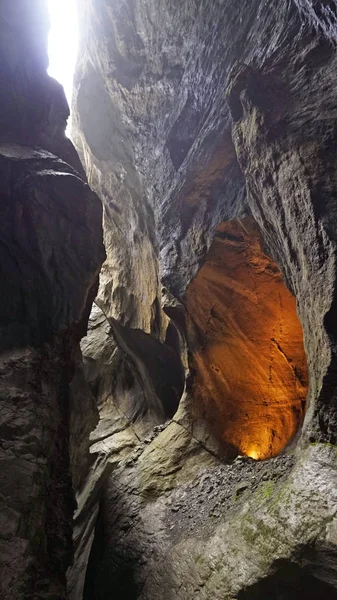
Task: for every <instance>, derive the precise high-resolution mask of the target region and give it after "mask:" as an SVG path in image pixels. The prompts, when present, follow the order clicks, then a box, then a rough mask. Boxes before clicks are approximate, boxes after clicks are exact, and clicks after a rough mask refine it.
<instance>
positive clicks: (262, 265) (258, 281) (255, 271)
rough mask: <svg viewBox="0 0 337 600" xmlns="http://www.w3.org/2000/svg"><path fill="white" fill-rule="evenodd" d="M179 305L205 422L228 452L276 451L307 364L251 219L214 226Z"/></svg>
mask: <svg viewBox="0 0 337 600" xmlns="http://www.w3.org/2000/svg"><path fill="white" fill-rule="evenodd" d="M186 307H187V312H188V315H189V322H188V334H187V340H188V346H189V348H190V351H191V354H193V359H192V358H191V360H190V362H191V366H192V368H193V369H194V371H195V378H194V383H193V388H192V391H191V393H192V396H193V398H194V399H195V404H196V405H197V406H200V408H201V412H202V414H203V417H204V419H205V420H207V421H208V422H209V424H210V426H211V428H212V431H213V432H214V433H215V434H216V436H217V437H218V438H219V439H221V440H222V441H223V442H224V446H225V447H227V448H228V451H229V453H230V452H232V453H234V456H236V455H237V454H238V453H239V454H244V455H248V456H251V457H253V458H258V459H266V458H270V457H271V456H275V455H277V454H278V453H279V452H280V451H281V450H283V448H284V447H285V446H286V445H287V444H288V443H289V442H290V441H291V440H292V438H293V436H294V435H295V434H296V432H297V431H298V429H299V427H300V425H301V423H302V420H303V416H304V409H305V401H306V396H307V391H308V377H307V367H306V359H305V352H304V347H303V333H302V328H301V325H300V322H299V320H298V317H297V314H296V304H295V298H294V297H293V296H292V295H291V293H290V292H289V291H288V290H287V288H286V287H285V285H284V283H283V281H282V276H281V274H280V271H279V269H278V268H277V266H276V265H275V263H274V262H273V261H272V260H271V259H270V258H269V257H267V256H266V255H265V254H264V252H263V250H262V248H261V239H260V233H259V230H258V228H257V227H256V224H255V223H254V221H253V219H252V218H246V219H243V220H237V221H233V222H226V223H221V224H220V225H219V226H218V227H217V230H216V232H215V237H214V241H213V243H212V246H211V248H210V250H209V252H208V254H207V256H206V257H205V259H204V262H203V265H202V267H201V269H200V271H199V272H198V274H197V276H196V277H195V279H194V280H193V281H192V282H191V284H190V285H189V286H188V289H187V293H186Z"/></svg>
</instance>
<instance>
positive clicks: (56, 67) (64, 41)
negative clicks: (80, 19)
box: [48, 0, 78, 106]
mask: <svg viewBox="0 0 337 600" xmlns="http://www.w3.org/2000/svg"><path fill="white" fill-rule="evenodd" d="M76 3H77V0H48V7H49V13H50V20H51V29H50V33H49V43H48V52H49V68H48V73H49V75H51V77H54V78H55V79H57V81H59V82H60V83H61V84H62V85H63V87H64V91H65V94H66V96H67V100H68V103H69V106H71V96H72V88H73V77H74V71H75V63H76V57H77V47H78V26H77V9H76Z"/></svg>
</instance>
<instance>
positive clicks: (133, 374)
mask: <svg viewBox="0 0 337 600" xmlns="http://www.w3.org/2000/svg"><path fill="white" fill-rule="evenodd" d="M336 15H337V5H336V2H335V1H334V0H329V2H307V1H306V0H279V2H277V3H271V2H265V1H263V0H254V1H251V2H249V3H248V2H241V3H238V2H236V1H235V0H227V1H226V2H220V1H215V2H211V3H210V2H207V1H206V0H201V1H198V2H196V1H195V0H184V1H183V2H180V3H177V2H172V1H171V0H160V1H159V2H158V1H157V0H156V1H154V0H153V1H149V2H146V3H144V2H142V1H141V0H127V1H124V0H123V1H122V0H114V1H112V0H111V1H110V0H100V1H98V0H96V2H89V1H88V2H87V1H85V2H83V3H81V13H80V28H81V50H80V59H79V62H78V66H77V74H76V78H75V95H74V98H75V100H74V136H75V140H76V146H77V149H78V151H79V153H80V155H81V158H82V161H83V164H84V165H85V168H86V172H87V174H88V177H89V181H90V183H91V184H92V186H93V188H94V189H95V191H96V192H97V193H98V195H99V196H100V197H101V198H102V200H103V206H104V237H105V243H106V248H107V260H106V262H105V264H104V266H103V270H102V277H101V283H100V289H99V293H98V297H97V300H96V302H97V308H96V309H95V312H94V313H93V315H92V318H91V329H90V331H89V335H88V337H87V338H86V339H85V341H84V345H83V349H84V353H85V365H86V377H87V379H88V381H89V382H90V385H91V389H92V391H93V394H94V395H95V397H96V402H97V404H98V406H99V410H100V423H99V425H98V428H97V429H96V430H95V432H94V433H93V434H92V436H91V439H92V447H91V451H92V452H98V453H99V456H100V462H99V465H97V464H95V465H93V468H92V469H91V471H90V473H88V482H92V484H91V487H90V485H89V487H88V489H87V494H86V496H85V498H86V502H85V503H84V504H83V508H82V511H79V517H78V518H79V519H80V520H81V519H82V528H83V527H84V526H83V523H86V524H87V525H86V532H87V533H86V534H85V535H84V536H83V535H82V534H81V528H80V527H79V528H77V530H76V531H77V536H78V540H82V545H83V547H84V546H85V547H86V553H87V554H88V547H89V546H90V544H91V541H92V540H94V542H93V546H92V550H91V553H90V559H89V563H88V569H87V573H86V576H84V567H83V562H82V563H81V564H82V567H81V572H80V573H79V569H78V568H77V565H76V562H75V566H74V570H73V571H72V582H73V583H72V585H73V588H72V589H73V590H74V591H73V594H72V595H71V597H72V598H80V597H81V594H82V590H83V589H84V598H86V599H88V600H89V598H90V599H92V598H98V599H101V598H106V597H107V596H108V595H109V594H112V593H114V594H115V595H116V597H120V598H124V597H128V598H135V599H136V598H137V599H144V600H145V598H147V599H148V600H150V599H151V600H154V599H156V598H165V599H167V600H171V599H173V598H181V599H182V600H187V599H190V598H193V599H198V600H201V599H205V600H206V599H209V598H226V599H227V598H228V599H232V598H233V599H234V598H240V599H242V598H244V599H250V598H252V599H253V598H255V597H259V598H269V597H270V590H271V589H273V593H274V592H275V594H276V597H277V598H280V599H281V598H282V599H283V598H288V597H289V598H295V597H298V595H299V594H301V593H302V594H305V595H306V596H307V597H309V598H310V597H313V594H316V596H317V595H318V594H322V595H325V596H326V597H328V598H330V597H331V598H334V597H336V594H337V579H336V567H335V556H336V546H335V544H336V521H335V509H334V508H333V506H334V503H335V500H336V448H335V445H334V444H336V437H335V436H336V404H335V391H334V390H335V387H336V375H335V373H336V369H335V345H336V343H335V331H336V327H335V316H334V315H335V314H336V309H335V289H336V270H335V256H336V254H335V253H336V245H335V224H334V220H335V219H334V215H335V208H334V204H335V200H334V198H335V195H336V181H335V173H336V168H335V152H334V147H335V132H336V122H337V121H336V111H335V106H334V87H335V79H336V49H335V43H336V39H335V37H336V36H335V26H336V18H337V17H336ZM247 217H248V219H252V218H253V219H254V220H255V221H256V223H257V226H258V227H259V230H260V232H261V236H262V238H261V244H262V246H259V250H258V252H259V253H260V254H259V257H260V262H261V260H262V259H261V256H263V257H264V258H263V261H265V262H264V264H265V265H266V264H267V265H269V268H270V269H271V272H272V273H273V274H274V276H275V277H276V280H277V281H278V285H279V286H280V289H282V294H281V295H279V294H278V292H277V291H276V290H275V294H276V296H278V298H277V299H275V298H276V296H275V298H274V297H273V295H271V296H270V297H269V296H268V294H267V293H266V294H264V292H263V291H262V288H261V297H259V300H258V305H259V304H260V306H259V308H260V315H261V321H260V323H261V324H260V325H259V328H258V331H256V338H257V341H256V344H255V351H256V362H254V367H251V372H252V375H251V377H250V371H249V368H248V369H247V362H246V361H245V360H243V359H242V358H240V356H239V355H238V352H239V350H240V349H241V350H242V349H243V348H245V349H246V350H244V351H243V350H242V351H243V354H244V356H245V359H246V358H247V356H248V355H249V353H248V351H247V348H248V347H251V349H252V352H251V353H250V355H249V356H250V358H251V357H252V355H254V344H253V337H254V336H253V335H252V333H251V330H252V329H254V319H256V314H255V313H254V310H255V308H254V302H253V301H251V302H249V297H250V298H251V299H252V292H251V287H250V286H249V285H248V284H247V281H245V279H244V277H243V283H242V281H241V280H240V285H241V286H242V288H243V291H244V294H245V296H246V298H248V300H247V303H246V304H243V303H242V305H240V302H241V300H240V301H239V300H238V297H239V296H240V295H238V294H236V295H235V294H233V293H232V292H231V290H233V285H234V283H235V284H236V291H237V288H238V281H237V279H236V277H237V274H238V273H239V272H240V268H238V270H237V274H236V275H234V276H233V271H235V269H234V266H233V265H234V264H241V263H240V259H241V260H243V264H244V263H245V262H247V260H248V262H250V264H251V261H252V260H253V259H252V257H250V258H249V259H247V258H246V259H245V256H246V255H245V254H244V252H246V253H247V244H246V245H244V247H242V245H241V246H240V244H238V246H237V247H236V248H237V253H236V258H235V260H234V258H233V257H230V255H229V253H228V247H225V248H223V251H220V246H219V232H220V233H222V234H224V235H225V234H228V232H229V233H231V234H233V231H232V230H231V227H233V225H231V224H230V223H229V221H231V222H234V223H242V224H243V225H245V223H246V222H247V221H246V219H247ZM233 220H236V221H233ZM250 222H251V221H250ZM220 224H221V225H220ZM254 227H255V226H254ZM217 228H218V229H217ZM234 233H235V232H234ZM248 233H249V232H247V231H246V233H245V232H243V236H244V239H245V240H246V242H247V239H246V238H245V236H246V234H248ZM234 237H235V236H234ZM213 240H214V241H213ZM212 241H213V244H212ZM232 241H233V239H232ZM234 245H235V244H234ZM248 247H251V246H249V244H248ZM216 248H217V249H218V250H219V251H218V250H215V249H216ZM249 252H250V251H249V250H248V253H249ZM240 254H241V256H240ZM235 261H237V262H235ZM253 263H254V268H255V269H258V268H259V261H257V262H256V256H255V262H254V260H253ZM220 264H221V265H223V274H222V277H218V278H214V277H213V275H214V272H216V273H217V274H218V272H219V265H220ZM271 265H273V266H271ZM252 268H253V267H252ZM207 269H208V270H207ZM278 269H279V270H280V271H278ZM205 273H206V276H205V275H204V274H205ZM276 273H277V275H276ZM212 274H213V275H212ZM229 274H231V277H229ZM211 275H212V276H211ZM203 277H204V280H203ZM282 278H283V281H282ZM215 279H217V281H216V282H215ZM201 280H203V281H204V283H203V286H201V287H202V290H201V287H200V281H201ZM229 280H230V283H229ZM233 282H234V283H233ZM274 283H275V280H274ZM284 283H285V285H286V286H287V288H288V290H287V289H286V288H285V287H284ZM273 285H274V284H273ZM273 285H272V283H271V281H270V282H269V283H268V284H266V290H267V289H269V288H270V289H274V288H273ZM226 290H227V291H226ZM228 290H230V291H229V292H228ZM249 294H250V296H249ZM254 294H255V296H254V297H255V298H256V297H257V289H256V287H255V288H254ZM198 295H199V298H201V300H200V301H199V300H198ZM219 298H221V309H220V310H219V306H217V305H218V304H219ZM280 298H282V299H283V300H282V301H281V304H282V306H283V308H282V310H281V311H280V313H279V314H277V313H278V307H279V306H280ZM283 301H284V305H283ZM295 302H296V307H297V312H298V316H299V319H300V323H301V325H302V329H303V334H304V348H305V354H306V360H305V359H304V354H303V346H302V331H301V328H300V325H299V321H298V320H297V317H296V315H295V314H294V305H295ZM240 306H242V308H241V310H240ZM219 312H221V319H219ZM253 315H255V316H253ZM280 315H281V316H280ZM220 321H221V323H220ZM268 322H269V323H270V328H271V329H272V330H273V331H276V329H277V331H278V334H280V339H278V336H277V335H274V334H269V333H268V336H266V337H264V334H263V332H264V331H265V329H266V327H267V326H268ZM219 323H220V324H219ZM280 324H281V325H280ZM230 325H232V329H231V327H230ZM280 327H281V329H282V331H281V330H280ZM283 327H284V329H283ZM233 328H234V330H236V331H237V332H238V331H240V335H239V334H238V335H237V338H236V341H233V339H232V340H231V336H232V338H233V335H232V332H233ZM261 331H262V338H261V337H258V335H259V334H261ZM247 332H250V333H248V334H247ZM286 332H288V333H286ZM221 334H223V339H222V338H221ZM212 336H213V337H212ZM220 338H221V340H220ZM263 339H264V340H265V342H263ZM136 340H138V341H139V343H138V341H136ZM150 340H151V341H150ZM212 340H213V341H214V340H217V341H218V342H219V344H218V346H219V352H218V354H216V356H215V355H213V354H212V355H210V353H211V351H212V348H215V346H213V345H212V343H213V342H212ZM219 340H220V341H219ZM238 340H240V343H239V342H238ZM242 340H244V342H243V341H242ZM272 340H275V341H274V342H273V341H272ZM280 340H281V341H280ZM292 341H295V344H293V345H292V349H291V350H290V345H291V343H292ZM281 342H282V343H285V344H288V345H289V348H287V351H286V352H284V353H283V354H282V343H281ZM263 343H266V344H267V345H270V343H271V344H272V345H273V344H274V346H275V348H274V347H273V348H274V350H275V353H276V355H277V356H278V358H279V359H280V360H281V359H282V360H284V364H283V363H282V366H281V363H280V365H279V366H278V367H276V366H275V369H276V371H275V377H276V373H277V380H278V388H277V389H278V392H276V391H275V390H276V388H275V390H274V393H273V394H271V393H268V394H265V395H263V390H262V388H263V386H261V385H260V384H261V381H262V380H263V381H264V382H265V383H266V381H267V380H268V382H267V383H266V385H268V386H270V376H271V378H273V373H272V369H271V371H270V372H269V375H266V372H267V371H268V369H269V370H270V364H271V362H272V360H271V358H270V355H269V356H268V352H267V353H264V351H263V350H261V348H262V346H263ZM250 344H251V346H250ZM261 344H262V346H261ZM151 345H153V347H154V348H156V350H155V353H156V355H157V362H156V363H155V362H153V360H152V359H151V360H150V366H149V365H146V364H145V363H146V360H147V357H149V356H150V354H149V348H150V346H151ZM259 345H260V346H259ZM259 347H260V350H261V357H260V355H259V353H258V348H259ZM268 347H269V346H268ZM280 348H281V349H280ZM168 351H169V352H168ZM288 351H289V353H288ZM214 352H215V350H214ZM245 352H246V353H245ZM172 353H173V354H172ZM169 356H170V357H172V359H173V356H174V357H175V358H174V361H172V360H171V359H169ZM266 356H267V358H266V363H265V366H266V365H267V366H266V368H265V369H264V367H263V364H264V358H263V357H266ZM220 358H221V360H220ZM254 358H255V356H254ZM215 359H216V360H215ZM158 360H159V363H160V362H162V363H163V364H164V365H165V366H166V370H167V373H169V374H170V377H169V379H166V381H165V389H166V391H167V394H168V396H170V397H171V398H174V402H171V403H168V402H167V400H165V398H164V395H163V391H162V390H160V389H159V388H158V386H156V385H155V380H156V377H157V376H158V374H159V377H160V378H161V377H162V375H161V369H160V368H159V367H158ZM235 360H236V362H235ZM219 361H220V362H221V365H220V368H219V365H218V369H219V370H220V375H219V372H218V371H217V372H216V373H215V372H212V367H213V366H214V363H215V362H219ZM240 363H241V367H242V368H241V369H240ZM151 364H152V369H151ZM233 365H234V366H233ZM268 365H269V367H268ZM165 366H164V370H165ZM234 367H235V368H234ZM245 369H246V370H247V376H246V377H245V378H244V379H245V382H246V383H245V386H243V387H244V392H243V391H242V385H241V388H240V381H241V383H242V377H241V375H242V373H243V371H245ZM278 369H280V370H278ZM236 371H238V376H237V377H236V376H235V372H236ZM262 371H263V372H264V375H263V376H262V379H259V381H260V384H259V385H255V384H256V381H257V373H260V375H261V373H262ZM239 372H240V373H239ZM268 377H269V378H268ZM307 377H308V380H307ZM219 379H221V385H220V383H219ZM178 381H179V382H180V383H179V385H178V384H177V382H178ZM181 381H183V383H181ZM274 381H275V380H274ZM149 382H151V384H150V388H151V389H150V388H149ZM254 382H255V383H254ZM308 383H309V388H308V396H307V401H306V404H305V399H306V392H307V384H308ZM268 389H269V388H268ZM280 390H282V392H281V391H280ZM285 390H286V391H285ZM278 393H281V395H282V398H283V394H284V395H287V398H290V397H292V402H290V404H289V403H288V401H287V402H286V401H282V402H281V404H279V405H278V406H277V403H276V406H275V405H274V408H273V407H272V404H271V402H270V399H271V397H274V398H275V396H277V394H278ZM179 396H181V398H180V402H179V407H178V410H177V412H175V407H176V406H177V402H178V401H179ZM234 399H235V401H234ZM215 404H216V405H217V407H218V408H217V411H216V412H214V405H215ZM304 405H305V406H304ZM167 406H169V407H170V410H169V411H168V410H167ZM154 407H156V410H154ZM165 407H166V408H165ZM238 407H242V408H238ZM243 407H245V410H243ZM273 411H275V412H273ZM304 412H305V418H304V425H303V428H301V423H302V419H303V414H304ZM263 413H264V414H265V415H268V418H267V419H266V421H265V423H266V427H267V429H268V431H269V433H268V432H267V430H266V427H264V426H263V425H261V430H260V431H261V432H263V435H264V436H265V439H268V442H267V446H268V444H269V450H268V453H269V455H273V454H276V453H277V452H279V451H280V450H283V451H282V452H281V454H279V455H278V456H277V457H276V458H273V459H271V460H269V461H266V462H259V461H252V460H251V459H249V458H242V457H238V458H236V459H235V460H234V461H233V458H234V457H235V456H236V455H237V453H238V452H245V453H246V454H249V453H250V454H251V455H252V456H254V454H252V453H251V452H249V448H248V447H245V446H244V444H243V443H242V434H243V432H244V431H247V435H250V436H252V428H253V425H254V423H255V424H256V422H259V423H260V424H261V421H258V418H257V415H258V414H263ZM273 415H274V416H273ZM272 418H273V419H274V420H273V425H272V423H271V419H272ZM233 422H235V423H236V425H235V427H234V429H236V431H237V433H238V436H237V437H236V438H235V439H233V438H231V436H230V431H231V430H232V431H233ZM262 423H263V420H262ZM276 423H279V426H280V424H281V423H282V426H281V429H282V428H283V431H284V432H286V433H285V435H284V436H282V435H281V436H280V437H279V440H278V432H279V431H280V429H278V426H276ZM219 432H221V433H220V434H219ZM224 432H225V439H226V442H227V443H226V445H225V446H226V448H224V445H223V440H224V438H223V433H224ZM240 435H241V442H240V441H239V438H240ZM261 435H262V433H261ZM234 437H235V436H234ZM253 437H254V436H253ZM256 437H257V436H256V435H255V439H256ZM281 439H282V441H280V440H281ZM287 442H291V443H290V445H287ZM273 443H275V446H274V447H273ZM273 448H274V450H273ZM231 453H232V460H231V461H230V460H229V458H230V455H231ZM260 456H261V454H260ZM255 457H256V455H255ZM264 457H266V454H265V455H264ZM89 514H91V515H92V514H95V515H98V518H97V521H96V529H95V534H94V521H93V519H92V518H91V520H90V519H89ZM89 520H90V525H89ZM281 581H282V582H283V583H282V584H281V583H280V582H281ZM74 582H76V583H74ZM76 586H77V587H76ZM287 594H288V595H287ZM296 594H297V595H296Z"/></svg>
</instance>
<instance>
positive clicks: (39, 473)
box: [0, 0, 104, 600]
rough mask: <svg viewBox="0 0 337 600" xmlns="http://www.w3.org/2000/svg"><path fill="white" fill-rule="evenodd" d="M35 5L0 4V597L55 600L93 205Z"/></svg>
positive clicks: (78, 464)
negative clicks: (51, 72)
mask: <svg viewBox="0 0 337 600" xmlns="http://www.w3.org/2000/svg"><path fill="white" fill-rule="evenodd" d="M47 33H48V18H47V12H46V3H45V2H43V1H42V0H29V1H26V0H13V1H11V2H1V3H0V47H1V61H0V62H1V65H0V80H1V85H0V98H1V102H0V103H1V114H0V214H1V219H0V221H1V224H0V245H1V254H0V280H1V290H2V292H1V300H0V398H1V400H0V407H1V408H0V439H1V443H0V464H1V468H0V490H1V491H0V519H1V526H0V597H1V599H3V600H7V599H9V598H12V599H13V600H23V599H27V600H28V599H30V598H34V600H35V599H36V600H37V599H47V598H48V599H49V600H51V599H55V600H56V599H57V600H59V599H63V598H65V597H66V571H67V568H68V566H69V564H70V563H71V562H72V558H73V547H72V529H73V526H72V518H73V512H74V508H75V495H74V490H75V488H77V487H78V486H79V484H80V481H81V479H82V477H83V474H84V472H85V471H86V468H87V466H86V465H87V462H88V452H87V449H88V444H89V432H90V431H91V429H92V428H93V427H94V426H95V424H96V422H97V409H96V407H95V404H94V402H93V397H92V395H91V393H90V390H89V388H88V386H87V384H86V382H85V380H84V377H83V374H82V366H81V362H82V361H81V353H80V348H79V341H80V339H81V337H82V336H83V335H84V334H85V333H86V327H87V321H88V317H89V313H90V309H91V304H92V301H93V299H94V297H95V294H96V292H97V286H98V274H99V270H100V267H101V264H102V261H103V260H104V248H103V244H102V226H101V219H102V210H101V203H100V201H99V199H98V198H97V196H96V195H95V194H94V193H93V192H92V191H91V190H90V189H89V187H88V185H87V183H86V179H85V176H84V172H83V169H82V167H81V165H80V162H79V159H78V156H77V154H76V151H75V149H74V147H73V146H72V144H71V142H70V140H69V139H67V138H66V137H65V133H64V132H65V126H66V120H67V117H68V115H69V109H68V106H67V102H66V99H65V96H64V92H63V89H62V87H61V86H60V85H59V84H58V83H57V82H56V81H54V80H53V79H51V78H50V77H48V75H47V72H46V68H47V62H48V61H47Z"/></svg>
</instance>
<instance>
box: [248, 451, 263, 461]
mask: <svg viewBox="0 0 337 600" xmlns="http://www.w3.org/2000/svg"><path fill="white" fill-rule="evenodd" d="M246 456H249V458H253V459H254V460H259V458H260V454H259V452H258V451H257V450H253V449H251V450H247V452H246Z"/></svg>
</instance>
